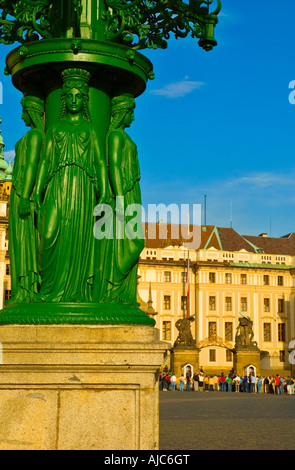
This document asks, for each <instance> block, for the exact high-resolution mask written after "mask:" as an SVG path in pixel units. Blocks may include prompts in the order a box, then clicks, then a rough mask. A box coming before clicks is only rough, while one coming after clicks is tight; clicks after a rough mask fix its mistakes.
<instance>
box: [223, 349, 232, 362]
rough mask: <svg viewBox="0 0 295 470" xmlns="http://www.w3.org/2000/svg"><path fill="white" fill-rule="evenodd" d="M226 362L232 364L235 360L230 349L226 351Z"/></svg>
mask: <svg viewBox="0 0 295 470" xmlns="http://www.w3.org/2000/svg"><path fill="white" fill-rule="evenodd" d="M225 360H226V362H232V360H233V353H232V352H231V351H230V350H229V349H227V350H226V353H225Z"/></svg>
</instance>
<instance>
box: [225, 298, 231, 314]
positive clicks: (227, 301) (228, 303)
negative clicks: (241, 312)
mask: <svg viewBox="0 0 295 470" xmlns="http://www.w3.org/2000/svg"><path fill="white" fill-rule="evenodd" d="M225 311H226V312H231V311H232V298H231V297H225Z"/></svg>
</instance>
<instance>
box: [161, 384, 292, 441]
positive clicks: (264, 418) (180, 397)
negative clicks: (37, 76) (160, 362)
mask: <svg viewBox="0 0 295 470" xmlns="http://www.w3.org/2000/svg"><path fill="white" fill-rule="evenodd" d="M294 448H295V395H268V394H266V395H265V394H257V393H235V392H232V393H230V392H229V393H227V392H225V393H222V392H179V391H175V392H167V393H165V392H160V450H294Z"/></svg>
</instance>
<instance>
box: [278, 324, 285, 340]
mask: <svg viewBox="0 0 295 470" xmlns="http://www.w3.org/2000/svg"><path fill="white" fill-rule="evenodd" d="M278 341H286V325H285V323H278Z"/></svg>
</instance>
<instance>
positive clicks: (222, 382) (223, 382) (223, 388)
mask: <svg viewBox="0 0 295 470" xmlns="http://www.w3.org/2000/svg"><path fill="white" fill-rule="evenodd" d="M219 385H220V391H221V392H225V391H226V379H225V377H224V375H221V377H220V379H219Z"/></svg>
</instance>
